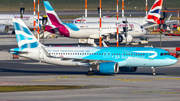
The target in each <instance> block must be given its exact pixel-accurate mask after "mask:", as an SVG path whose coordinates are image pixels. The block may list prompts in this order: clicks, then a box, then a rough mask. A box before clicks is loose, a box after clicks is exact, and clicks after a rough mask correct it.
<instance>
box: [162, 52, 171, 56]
mask: <svg viewBox="0 0 180 101" xmlns="http://www.w3.org/2000/svg"><path fill="white" fill-rule="evenodd" d="M160 55H161V56H163V55H170V54H169V53H161V54H160Z"/></svg>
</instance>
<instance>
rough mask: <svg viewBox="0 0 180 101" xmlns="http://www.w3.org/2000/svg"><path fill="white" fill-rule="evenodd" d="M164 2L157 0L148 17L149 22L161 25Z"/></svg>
mask: <svg viewBox="0 0 180 101" xmlns="http://www.w3.org/2000/svg"><path fill="white" fill-rule="evenodd" d="M162 5H163V0H156V1H155V2H154V4H153V6H152V7H151V9H150V11H149V13H148V15H147V16H146V18H147V21H148V22H152V23H157V24H160V17H161V10H162Z"/></svg>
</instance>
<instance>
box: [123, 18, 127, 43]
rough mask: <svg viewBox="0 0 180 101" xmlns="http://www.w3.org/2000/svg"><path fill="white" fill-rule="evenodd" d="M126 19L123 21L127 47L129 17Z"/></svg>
mask: <svg viewBox="0 0 180 101" xmlns="http://www.w3.org/2000/svg"><path fill="white" fill-rule="evenodd" d="M125 19H126V21H122V22H123V23H125V27H123V33H124V36H125V37H126V47H127V30H128V27H127V23H128V21H127V18H126V17H125Z"/></svg>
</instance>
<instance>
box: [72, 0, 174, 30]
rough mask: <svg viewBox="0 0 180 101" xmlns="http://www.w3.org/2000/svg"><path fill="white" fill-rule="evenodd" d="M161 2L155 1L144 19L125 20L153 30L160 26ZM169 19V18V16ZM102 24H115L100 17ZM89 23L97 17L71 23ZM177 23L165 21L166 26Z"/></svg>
mask: <svg viewBox="0 0 180 101" xmlns="http://www.w3.org/2000/svg"><path fill="white" fill-rule="evenodd" d="M162 5H163V0H155V2H154V4H153V6H152V7H151V9H150V11H149V13H148V14H147V16H145V17H144V18H133V17H130V18H127V21H128V22H136V23H138V24H140V25H141V26H143V27H144V28H145V29H146V28H153V27H156V26H158V25H159V24H160V17H161V10H162ZM170 17H171V16H170ZM101 21H102V22H117V18H116V17H102V20H101ZM122 21H125V18H122V17H119V19H118V22H122ZM82 22H84V23H89V22H99V17H81V18H76V19H74V20H73V23H82ZM174 23H177V20H170V18H169V19H168V20H166V21H165V24H166V25H172V24H174Z"/></svg>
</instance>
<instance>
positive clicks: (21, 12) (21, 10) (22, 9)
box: [20, 7, 25, 19]
mask: <svg viewBox="0 0 180 101" xmlns="http://www.w3.org/2000/svg"><path fill="white" fill-rule="evenodd" d="M24 11H25V8H24V7H21V8H20V16H21V17H20V18H21V19H22V18H23V14H24Z"/></svg>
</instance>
